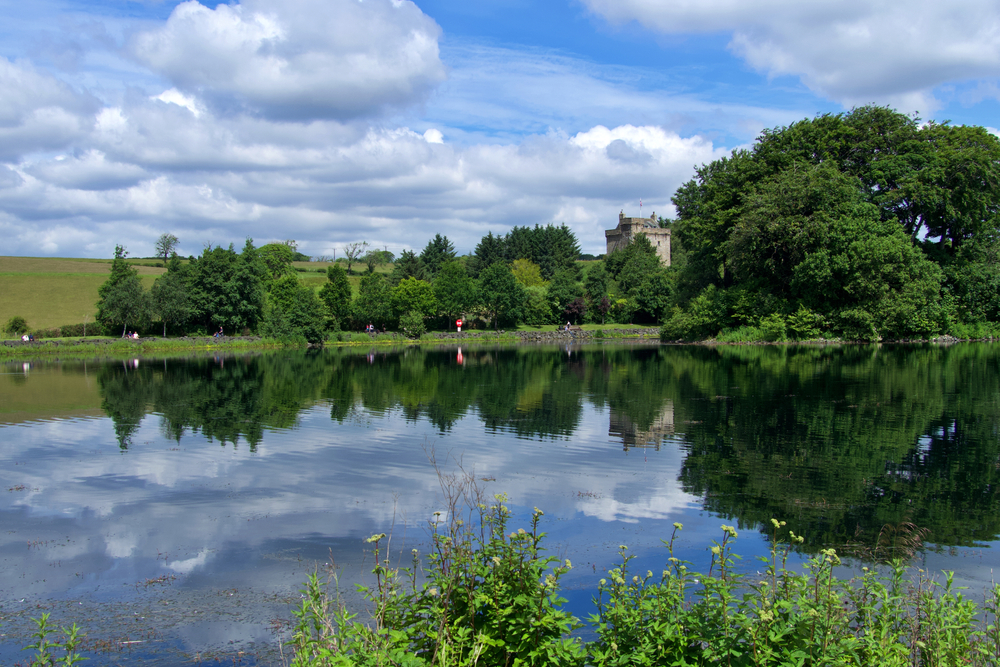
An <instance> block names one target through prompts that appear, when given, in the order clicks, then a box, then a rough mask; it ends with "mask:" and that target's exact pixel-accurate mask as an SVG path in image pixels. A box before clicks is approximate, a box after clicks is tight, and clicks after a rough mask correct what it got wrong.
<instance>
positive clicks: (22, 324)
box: [3, 315, 28, 336]
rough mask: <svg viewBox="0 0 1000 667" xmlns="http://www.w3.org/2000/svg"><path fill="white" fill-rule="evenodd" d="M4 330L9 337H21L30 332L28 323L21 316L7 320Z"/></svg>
mask: <svg viewBox="0 0 1000 667" xmlns="http://www.w3.org/2000/svg"><path fill="white" fill-rule="evenodd" d="M3 330H4V332H5V333H6V334H7V335H8V336H20V335H22V334H25V333H27V332H28V321H27V320H26V319H24V318H23V317H21V316H20V315H15V316H14V317H12V318H10V319H9V320H7V324H5V325H4V326H3Z"/></svg>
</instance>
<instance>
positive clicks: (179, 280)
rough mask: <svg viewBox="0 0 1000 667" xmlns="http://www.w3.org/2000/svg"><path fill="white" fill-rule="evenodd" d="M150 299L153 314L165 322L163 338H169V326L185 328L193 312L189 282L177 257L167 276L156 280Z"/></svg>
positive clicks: (171, 264)
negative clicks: (189, 294)
mask: <svg viewBox="0 0 1000 667" xmlns="http://www.w3.org/2000/svg"><path fill="white" fill-rule="evenodd" d="M149 298H150V302H151V306H152V310H153V314H154V315H156V316H157V317H159V318H160V321H161V322H163V336H164V338H166V336H167V326H168V325H173V326H183V325H184V324H185V323H187V321H188V320H189V319H190V318H191V314H192V312H193V308H192V304H191V298H190V297H189V296H188V282H187V280H186V271H184V269H183V267H182V265H181V263H180V260H178V259H177V257H176V255H175V256H174V259H173V260H172V261H171V262H170V266H169V268H168V270H167V272H166V273H165V274H163V275H162V276H160V277H159V278H157V279H156V282H154V283H153V287H152V289H150V291H149Z"/></svg>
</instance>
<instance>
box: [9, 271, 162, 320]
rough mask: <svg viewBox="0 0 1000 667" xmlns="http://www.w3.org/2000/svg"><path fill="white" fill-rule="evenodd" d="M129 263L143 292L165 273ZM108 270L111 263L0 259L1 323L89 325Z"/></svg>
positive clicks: (95, 311)
mask: <svg viewBox="0 0 1000 667" xmlns="http://www.w3.org/2000/svg"><path fill="white" fill-rule="evenodd" d="M130 263H132V264H136V265H137V266H136V269H137V270H138V271H139V276H140V277H141V278H142V282H143V285H145V286H146V288H147V289H148V288H149V287H152V285H153V281H154V280H156V277H157V276H158V275H160V274H162V273H164V271H165V270H166V269H163V268H158V267H151V266H141V265H139V260H134V261H132V262H130ZM147 263H152V262H147ZM110 271H111V260H110V259H107V260H95V259H65V258H56V257H52V258H48V257H0V295H2V296H0V324H3V323H4V322H6V321H7V320H9V319H10V318H11V317H13V316H15V315H20V316H21V317H23V318H24V319H26V320H27V321H28V326H29V327H31V328H32V329H49V328H53V327H60V326H64V325H67V324H79V323H81V322H84V321H87V322H93V321H94V315H96V313H97V308H96V306H95V304H96V303H97V290H98V288H99V287H100V286H101V284H102V283H103V282H104V281H105V280H107V276H108V274H109V273H110Z"/></svg>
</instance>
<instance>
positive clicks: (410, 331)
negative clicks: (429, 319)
mask: <svg viewBox="0 0 1000 667" xmlns="http://www.w3.org/2000/svg"><path fill="white" fill-rule="evenodd" d="M399 330H400V331H401V332H402V334H403V335H404V336H407V337H409V338H420V337H421V336H423V335H424V334H425V333H427V326H426V325H425V324H424V316H423V314H422V313H421V312H419V311H416V310H411V311H409V312H408V313H406V314H404V315H403V316H402V317H400V318H399Z"/></svg>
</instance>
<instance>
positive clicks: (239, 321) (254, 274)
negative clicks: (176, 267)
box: [189, 238, 267, 332]
mask: <svg viewBox="0 0 1000 667" xmlns="http://www.w3.org/2000/svg"><path fill="white" fill-rule="evenodd" d="M266 279H267V267H266V265H265V264H264V262H263V260H262V259H261V257H260V255H259V253H258V251H257V249H256V248H255V247H254V244H253V240H252V239H249V238H248V239H247V241H246V244H244V246H243V251H242V252H240V253H237V252H236V250H235V249H234V248H233V246H232V245H230V246H229V247H228V248H222V247H219V246H216V247H214V248H213V247H206V248H205V249H204V250H203V251H202V253H201V255H200V256H199V257H196V258H195V259H193V260H192V261H191V263H190V279H189V280H190V283H189V287H190V295H191V300H192V302H193V305H194V315H193V320H194V321H195V322H197V323H199V324H200V325H201V326H202V327H204V328H205V329H206V330H209V331H211V330H214V329H216V328H217V327H223V328H224V329H225V330H227V331H235V332H239V331H242V330H243V329H249V330H251V331H254V330H256V329H257V325H258V324H259V322H260V319H261V316H262V314H263V310H264V295H265V280H266Z"/></svg>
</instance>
